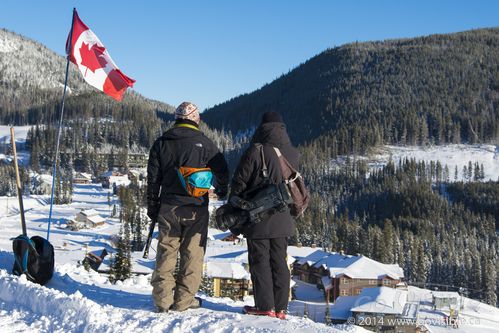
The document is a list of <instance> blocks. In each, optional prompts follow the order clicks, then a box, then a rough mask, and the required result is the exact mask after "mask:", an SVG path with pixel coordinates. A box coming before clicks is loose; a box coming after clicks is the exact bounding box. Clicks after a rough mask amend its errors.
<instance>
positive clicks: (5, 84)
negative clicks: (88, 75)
mask: <svg viewBox="0 0 499 333" xmlns="http://www.w3.org/2000/svg"><path fill="white" fill-rule="evenodd" d="M65 69H66V59H64V58H63V57H62V56H60V55H58V54H56V53H55V52H53V51H52V50H50V49H48V48H47V47H45V46H44V45H42V44H40V43H38V42H36V41H34V40H31V39H29V38H26V37H23V36H20V35H18V34H16V33H13V32H10V31H8V30H5V29H0V93H1V96H3V97H0V98H1V99H0V100H1V102H2V104H7V105H8V104H9V103H8V102H9V101H10V102H11V103H12V104H14V101H16V100H20V98H21V97H22V99H21V100H25V103H26V102H27V101H28V100H31V98H27V97H28V96H26V95H25V94H28V95H36V94H42V95H44V96H45V97H49V96H51V95H52V93H54V94H57V95H58V96H59V95H60V94H61V91H62V87H63V86H64V74H65ZM69 88H70V89H69V91H70V93H75V94H76V93H79V92H83V91H89V90H91V89H92V88H91V87H89V86H88V85H86V84H84V81H83V79H82V78H81V75H79V73H78V72H77V70H76V68H73V67H70V73H69ZM42 92H43V93H42ZM32 97H34V96H32ZM32 101H33V102H34V100H32ZM43 101H44V98H40V99H39V102H43Z"/></svg>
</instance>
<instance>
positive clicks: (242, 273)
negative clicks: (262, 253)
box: [206, 261, 250, 280]
mask: <svg viewBox="0 0 499 333" xmlns="http://www.w3.org/2000/svg"><path fill="white" fill-rule="evenodd" d="M206 275H207V276H208V277H210V278H222V279H238V280H249V279H250V274H249V272H248V271H247V270H246V269H245V268H244V266H243V264H241V263H237V262H222V261H209V262H207V263H206Z"/></svg>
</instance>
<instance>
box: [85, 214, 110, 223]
mask: <svg viewBox="0 0 499 333" xmlns="http://www.w3.org/2000/svg"><path fill="white" fill-rule="evenodd" d="M87 220H89V221H90V222H92V223H95V224H97V223H101V222H105V221H106V219H105V218H103V217H102V216H100V215H91V216H87Z"/></svg>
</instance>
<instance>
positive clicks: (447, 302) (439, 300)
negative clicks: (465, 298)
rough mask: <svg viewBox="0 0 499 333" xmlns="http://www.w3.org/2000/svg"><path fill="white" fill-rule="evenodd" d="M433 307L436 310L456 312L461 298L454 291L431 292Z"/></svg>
mask: <svg viewBox="0 0 499 333" xmlns="http://www.w3.org/2000/svg"><path fill="white" fill-rule="evenodd" d="M431 294H432V298H433V305H434V309H436V310H451V309H452V310H458V309H459V308H460V307H461V296H460V295H459V294H458V293H457V292H455V291H432V292H431Z"/></svg>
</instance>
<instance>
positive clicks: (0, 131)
mask: <svg viewBox="0 0 499 333" xmlns="http://www.w3.org/2000/svg"><path fill="white" fill-rule="evenodd" d="M31 127H32V126H31V125H30V126H14V137H15V139H16V142H25V141H26V137H27V136H28V131H29V129H30V128H31ZM10 140H11V139H10V126H5V125H0V142H7V143H9V144H10Z"/></svg>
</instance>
